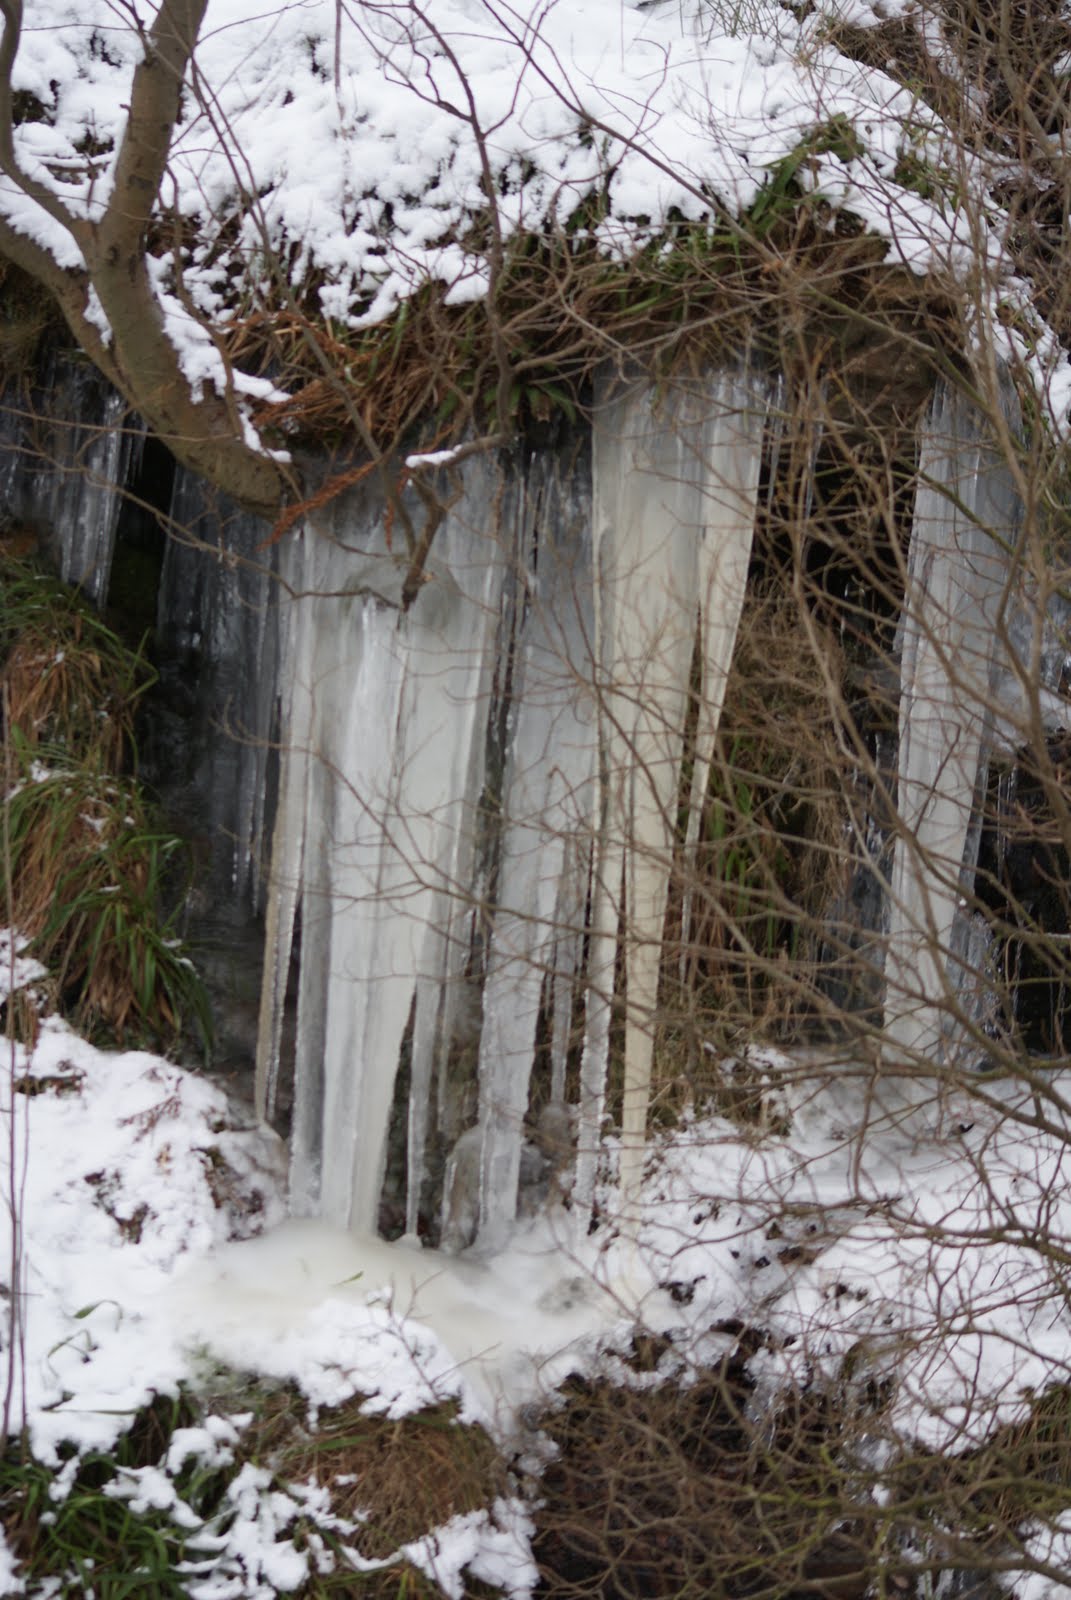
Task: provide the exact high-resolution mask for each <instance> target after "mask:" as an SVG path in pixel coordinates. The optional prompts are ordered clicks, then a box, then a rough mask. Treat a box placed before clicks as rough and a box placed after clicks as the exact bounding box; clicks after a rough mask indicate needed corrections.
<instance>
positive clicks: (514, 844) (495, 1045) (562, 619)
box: [479, 463, 595, 1248]
mask: <svg viewBox="0 0 1071 1600" xmlns="http://www.w3.org/2000/svg"><path fill="white" fill-rule="evenodd" d="M541 475H542V476H543V478H544V481H543V482H542V483H540V482H539V481H538V479H539V477H540V476H541ZM533 480H534V481H533ZM529 496H530V503H531V506H532V510H533V513H534V521H535V526H534V527H533V530H532V533H533V537H532V544H533V546H534V559H535V562H536V573H535V575H534V576H533V577H532V578H531V579H530V583H529V588H530V593H529V597H528V607H527V613H526V615H525V618H524V622H523V626H522V630H521V635H520V639H519V641H518V645H517V650H516V655H515V668H514V681H513V704H514V723H513V736H512V740H511V743H510V748H509V752H508V759H507V764H506V773H505V781H504V787H503V805H502V811H503V815H502V834H501V838H502V845H501V858H500V861H499V869H498V896H497V905H496V907H495V913H494V926H493V929H492V934H491V942H490V950H489V955H488V969H487V978H486V981H485V984H484V996H483V1030H482V1033H481V1036H480V1063H479V1079H480V1128H481V1130H482V1140H481V1151H480V1196H479V1242H480V1244H481V1246H483V1247H485V1248H493V1247H495V1246H497V1245H500V1244H501V1243H502V1242H503V1240H504V1237H505V1234H506V1231H507V1230H508V1228H509V1227H510V1225H511V1223H512V1222H513V1220H514V1217H515V1216H516V1207H517V1185H518V1178H519V1172H520V1157H521V1145H522V1141H523V1122H524V1117H525V1113H526V1110H527V1106H528V1086H529V1079H530V1077H531V1070H532V1060H533V1056H534V1052H535V1041H536V1027H537V1023H538V1018H539V1011H540V1004H541V1000H542V996H543V992H544V985H545V980H546V976H547V974H548V972H550V971H551V970H552V968H553V961H554V950H555V944H556V940H557V933H558V929H557V924H556V913H557V910H558V907H559V905H560V904H561V902H562V894H563V888H562V886H563V881H564V880H565V879H566V878H567V877H569V876H570V875H571V873H572V871H573V863H574V862H575V851H576V849H577V848H578V844H577V841H578V839H580V838H583V837H586V835H587V833H588V830H589V828H590V821H589V818H590V811H591V799H590V785H591V780H592V770H593V765H594V757H595V729H594V720H595V719H594V706H593V704H592V701H591V697H590V693H589V692H588V691H587V688H586V686H587V685H588V684H589V683H590V681H591V665H590V659H589V657H590V639H591V610H590V608H591V544H590V536H589V535H588V533H587V525H588V524H587V518H586V517H583V518H575V517H573V518H570V517H568V516H567V515H565V514H564V512H565V511H566V510H567V508H568V501H567V500H566V499H565V491H564V490H563V487H562V485H561V484H560V483H559V481H558V475H557V471H556V468H555V465H554V464H550V463H537V464H536V465H535V466H534V467H533V469H532V474H531V476H530V482H529ZM585 510H586V507H585Z"/></svg>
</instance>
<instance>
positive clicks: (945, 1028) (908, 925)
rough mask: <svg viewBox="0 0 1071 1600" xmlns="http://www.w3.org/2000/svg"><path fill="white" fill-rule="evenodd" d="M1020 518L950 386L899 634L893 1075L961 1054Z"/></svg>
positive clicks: (1001, 467)
mask: <svg viewBox="0 0 1071 1600" xmlns="http://www.w3.org/2000/svg"><path fill="white" fill-rule="evenodd" d="M1018 515H1019V507H1018V501H1017V497H1016V494H1015V489H1014V484H1013V481H1012V477H1011V473H1010V472H1009V470H1008V468H1007V466H1006V464H1005V463H1004V462H1003V460H1002V459H1001V458H1000V456H999V455H998V453H997V452H996V450H995V449H994V448H993V445H992V442H991V440H990V439H989V438H988V436H987V432H986V427H985V422H984V419H983V418H982V417H980V416H979V414H978V412H977V411H976V409H975V408H974V407H973V406H972V404H971V403H970V402H969V401H968V400H967V399H966V398H965V397H964V396H963V395H961V394H959V393H958V392H956V391H950V390H947V389H944V388H942V389H941V390H940V391H939V392H938V394H937V395H936V397H935V399H934V402H933V405H932V408H931V410H930V413H929V416H928V417H927V420H926V423H925V425H924V428H923V434H922V442H921V450H920V459H919V485H918V491H917V494H916V499H915V517H914V524H913V527H912V533H911V546H910V551H909V555H908V572H907V591H906V595H905V600H904V612H903V620H902V623H901V651H902V653H901V665H900V754H899V763H898V775H897V809H898V812H899V822H898V827H897V834H896V843H895V847H894V852H893V864H892V871H891V875H890V892H889V934H888V946H887V953H886V959H885V984H886V997H885V1039H886V1051H885V1055H886V1060H887V1062H888V1064H889V1065H890V1066H892V1067H894V1068H895V1067H903V1068H905V1069H911V1068H915V1069H916V1071H917V1070H918V1069H922V1071H923V1072H925V1069H926V1068H927V1067H931V1066H932V1067H937V1066H940V1065H942V1064H946V1065H951V1064H954V1063H955V1059H956V1056H957V1044H956V1038H955V1028H954V1010H953V1007H952V1004H951V1003H952V1002H953V1000H954V987H955V984H954V979H953V977H952V974H951V972H950V968H949V956H950V953H951V949H952V940H953V930H954V924H955V921H956V913H957V907H958V905H959V902H960V898H961V894H962V882H961V876H962V874H963V873H964V872H965V871H967V872H969V871H970V870H971V868H972V866H973V863H972V862H971V861H969V860H968V859H967V857H968V855H969V853H970V843H971V817H972V810H973V806H974V799H975V791H976V785H977V782H978V778H979V770H980V766H981V763H982V761H983V759H984V751H985V741H986V734H987V727H988V724H989V722H990V720H991V716H992V699H993V697H992V691H991V684H992V677H993V672H994V656H995V646H996V639H997V626H998V621H999V614H1000V605H1001V597H1002V593H1003V590H1004V587H1005V583H1006V579H1007V572H1008V558H1007V551H1008V549H1009V548H1010V545H1011V541H1012V539H1013V537H1014V532H1015V526H1016V522H1017V520H1018ZM883 1082H884V1083H885V1085H886V1092H887V1094H889V1093H895V1094H896V1095H899V1094H902V1093H906V1094H907V1096H908V1098H914V1097H916V1096H918V1095H919V1094H922V1093H924V1092H925V1089H924V1079H923V1078H920V1077H916V1078H915V1079H914V1080H913V1079H912V1077H911V1075H910V1072H909V1073H908V1075H907V1076H906V1077H903V1078H901V1077H899V1076H898V1075H895V1074H889V1075H887V1076H886V1077H885V1078H884V1079H883ZM894 1084H895V1086H896V1088H895V1090H894V1087H893V1086H894Z"/></svg>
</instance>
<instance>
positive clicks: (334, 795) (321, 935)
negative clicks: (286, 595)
mask: <svg viewBox="0 0 1071 1600" xmlns="http://www.w3.org/2000/svg"><path fill="white" fill-rule="evenodd" d="M461 478H462V485H463V488H462V493H461V494H460V495H458V496H454V498H453V501H452V504H451V507H450V511H449V513H448V515H447V516H446V517H445V518H444V520H443V523H442V526H441V527H440V528H439V530H438V532H437V534H436V539H435V547H434V550H433V553H432V558H431V560H430V561H429V563H428V567H427V569H426V570H427V580H428V581H427V582H426V583H425V584H424V586H423V588H422V589H421V591H420V594H419V596H418V597H417V599H416V601H415V602H414V604H413V605H412V607H411V608H410V610H409V611H408V612H400V611H399V610H398V609H397V607H396V605H392V604H390V603H388V601H389V597H390V594H392V593H393V592H394V590H396V589H397V588H399V587H400V578H401V575H402V574H401V570H400V568H399V566H398V563H397V562H396V561H395V560H394V558H393V557H392V556H391V555H390V553H389V552H388V551H387V550H386V548H385V544H384V535H383V530H382V526H381V516H380V512H379V507H378V506H377V505H375V504H372V503H370V502H368V501H365V500H362V499H361V498H360V497H354V498H351V499H349V500H347V501H345V502H341V503H340V504H339V505H336V507H334V508H333V511H332V513H331V518H330V524H329V525H328V524H327V519H326V518H325V519H324V521H323V522H321V523H319V524H317V525H316V526H314V528H313V529H311V530H310V531H309V532H307V533H306V535H305V539H306V542H307V545H308V551H307V557H306V567H305V576H304V587H303V592H302V593H301V595H300V596H299V597H298V598H297V599H296V600H295V602H294V606H295V610H296V611H297V612H298V613H299V615H298V616H296V617H295V620H294V624H293V626H294V627H295V628H296V630H297V636H298V637H306V636H307V638H308V640H309V643H308V645H307V647H306V648H305V651H304V653H303V652H302V650H300V649H299V651H298V652H297V658H298V659H299V660H304V661H305V662H306V663H307V664H306V666H305V669H304V670H305V672H306V673H307V676H306V679H305V685H304V691H305V692H304V695H303V698H302V702H301V703H302V704H303V705H304V707H305V708H306V709H305V713H304V714H305V721H304V723H303V725H301V726H293V725H291V726H290V727H289V728H287V729H286V731H285V736H284V742H285V743H286V744H288V745H289V744H297V745H300V746H301V747H302V748H303V749H304V751H305V752H306V759H305V783H304V789H305V795H306V804H305V811H304V824H303V826H304V845H303V849H302V853H301V917H302V958H301V978H300V984H299V995H298V1037H299V1045H298V1059H297V1063H296V1069H295V1117H294V1134H293V1149H292V1171H291V1206H292V1209H294V1210H298V1211H301V1210H314V1211H316V1212H318V1213H319V1214H320V1215H321V1216H323V1217H325V1218H326V1219H327V1220H329V1221H333V1222H335V1223H338V1224H341V1225H343V1226H345V1225H351V1226H353V1227H354V1228H356V1229H360V1230H373V1229H374V1228H375V1225H376V1220H377V1212H378V1203H379V1192H380V1188H381V1185H382V1178H383V1168H384V1161H385V1147H386V1135H387V1127H388V1122H389V1117H390V1110H391V1104H392V1099H393V1093H394V1081H395V1076H396V1073H397V1068H398V1062H399V1053H400V1049H401V1044H402V1039H403V1036H404V1034H405V1031H406V1027H407V1025H408V1022H409V1019H410V1016H411V1014H412V1009H413V1000H414V995H415V994H416V992H417V990H418V987H419V986H420V985H421V983H422V981H427V982H428V983H435V982H437V981H439V979H440V978H441V976H442V973H443V958H442V940H443V937H444V929H443V926H442V924H443V921H444V920H449V917H450V913H449V910H448V909H447V910H445V911H444V907H448V906H449V902H450V900H451V899H452V898H453V897H455V896H456V895H457V893H458V883H457V877H456V874H457V872H458V867H459V863H460V862H461V861H462V858H463V855H464V844H463V836H464V835H467V834H471V832H472V829H473V826H474V818H475V806H476V800H477V797H478V789H479V785H480V782H481V766H480V761H479V755H478V747H479V746H481V745H482V742H483V738H484V719H485V718H486V708H487V688H486V686H487V680H488V676H489V671H490V658H491V646H492V644H493V639H494V623H495V619H496V617H497V614H498V591H499V589H500V587H501V581H502V570H503V565H504V562H503V553H502V549H501V546H500V544H499V542H498V538H497V532H498V530H497V526H495V525H492V526H490V527H488V522H489V518H488V508H489V507H492V506H497V505H498V504H499V502H500V500H501V499H502V497H503V492H504V491H503V485H502V482H501V478H500V476H499V474H498V472H497V469H496V468H495V466H494V464H493V463H492V462H490V461H487V460H482V459H479V458H472V459H471V460H470V461H468V462H466V463H465V465H464V467H463V469H461ZM447 497H448V496H447V495H446V494H444V498H447ZM362 545H363V547H364V548H363V549H362ZM373 588H374V590H375V592H374V593H373V592H370V591H371V590H372V589H373ZM381 596H386V598H381ZM294 705H295V707H296V706H297V702H296V701H295V702H294ZM293 714H294V713H293V712H292V715H293ZM296 826H297V821H296V819H292V820H288V822H287V824H286V828H287V832H286V835H285V837H286V838H287V839H289V838H290V837H291V833H290V831H289V830H291V829H293V828H295V827H296ZM278 848H280V845H279V844H278V843H277V849H278ZM282 848H283V859H284V861H285V851H286V847H285V844H284V845H283V846H282ZM290 851H291V859H292V860H295V859H296V858H297V850H296V847H294V846H291V847H290ZM447 936H448V932H447ZM278 982H279V979H278V976H277V978H276V986H277V987H278ZM431 1003H432V1002H431V1000H430V996H426V997H425V998H424V1000H423V1003H422V1022H421V1037H422V1039H423V1038H424V1036H425V1034H426V1032H427V1012H426V1009H424V1008H426V1006H427V1005H428V1004H431ZM422 1048H423V1045H422ZM419 1143H420V1137H419V1132H418V1136H417V1141H416V1147H415V1148H414V1156H415V1157H416V1158H417V1160H418V1162H419Z"/></svg>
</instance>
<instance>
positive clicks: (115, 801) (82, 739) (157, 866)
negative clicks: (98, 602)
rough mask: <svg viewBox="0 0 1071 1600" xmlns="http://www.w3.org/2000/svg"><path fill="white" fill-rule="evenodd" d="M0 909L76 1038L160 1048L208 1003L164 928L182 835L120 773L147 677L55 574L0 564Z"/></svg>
mask: <svg viewBox="0 0 1071 1600" xmlns="http://www.w3.org/2000/svg"><path fill="white" fill-rule="evenodd" d="M0 615H2V621H0V651H2V652H3V654H2V660H0V702H2V705H3V710H4V782H5V790H6V794H7V799H6V803H5V818H4V836H3V846H4V848H3V868H2V875H3V881H4V889H5V904H6V908H7V909H6V917H7V920H8V921H9V922H11V923H12V924H13V925H14V926H15V927H17V928H18V929H19V930H20V932H21V933H22V934H24V935H25V936H26V937H27V938H28V939H29V941H30V949H31V952H32V954H33V955H35V956H36V957H37V958H38V960H40V961H41V962H43V963H44V965H45V966H46V967H47V968H48V969H49V971H50V974H51V975H52V978H53V980H54V986H55V990H56V992H57V994H58V996H59V1000H60V1003H61V1005H62V1006H63V1007H64V1009H65V1010H66V1011H67V1012H68V1013H69V1014H70V1015H71V1016H72V1019H73V1020H74V1021H75V1023H76V1024H77V1025H78V1026H79V1027H80V1028H82V1029H84V1030H85V1031H87V1032H88V1033H90V1034H100V1033H101V1032H103V1033H105V1034H106V1035H107V1036H109V1037H111V1038H113V1039H115V1040H116V1041H117V1042H119V1043H120V1044H123V1043H126V1042H127V1041H129V1040H134V1041H136V1042H139V1043H146V1044H154V1045H169V1044H171V1043H172V1042H173V1041H174V1040H175V1039H176V1038H177V1036H178V1035H179V1033H180V1031H181V1029H182V1028H183V1026H184V1025H186V1024H192V1025H193V1026H194V1027H195V1028H196V1030H197V1032H198V1034H199V1035H200V1038H201V1040H202V1042H203V1044H204V1045H205V1046H206V1047H207V1045H208V1043H209V1041H210V1037H211V1015H210V1010H209V1005H208V999H207V995H206V992H205V990H204V987H203V985H202V983H201V981H200V978H199V977H198V975H197V972H196V970H195V968H194V966H193V964H192V962H191V961H190V959H189V957H188V955H187V954H186V952H185V949H184V947H183V944H182V941H181V939H180V938H179V937H178V931H177V927H176V919H177V911H176V910H174V909H172V910H171V911H170V912H168V911H167V910H166V909H165V908H166V907H167V906H168V905H169V904H170V905H171V906H172V907H174V905H175V898H176V896H175V891H176V886H177V884H178V883H179V881H180V880H181V866H182V858H183V854H184V847H183V844H182V841H181V840H180V839H179V838H178V837H177V836H176V835H174V834H171V833H168V832H167V831H166V830H165V829H163V827H162V826H161V825H160V823H159V821H158V820H157V818H156V817H155V816H154V814H153V810H152V807H151V806H150V804H149V802H148V801H147V799H146V797H145V794H144V792H143V790H142V788H141V786H140V784H139V783H138V781H137V779H136V778H135V777H133V776H131V775H130V774H129V772H128V770H127V768H128V767H129V764H130V762H131V760H132V757H133V753H134V740H133V733H134V718H135V714H136V710H137V705H138V701H139V699H140V697H141V695H142V694H143V693H144V690H145V688H146V687H147V686H148V684H149V682H150V681H151V673H150V671H149V669H148V667H147V664H146V663H145V660H144V658H143V656H142V654H141V652H140V651H133V650H130V649H129V648H128V647H127V646H126V645H125V644H124V643H123V642H122V641H121V640H120V639H119V638H118V637H117V636H116V635H115V634H114V633H112V631H111V630H110V629H109V628H107V627H106V626H105V624H104V623H103V622H101V620H100V619H99V618H98V617H97V616H95V614H94V613H93V612H92V611H91V610H90V609H89V607H88V606H86V604H85V603H84V602H83V601H82V600H81V599H80V598H79V597H78V596H77V595H76V594H74V593H73V592H72V591H71V590H69V589H67V588H66V587H65V586H64V585H63V584H61V583H59V582H57V581H56V580H55V579H53V578H50V577H48V576H46V575H43V574H41V573H39V572H37V571H35V570H34V569H32V568H30V567H28V566H26V565H24V564H22V563H19V562H5V563H3V564H2V565H0Z"/></svg>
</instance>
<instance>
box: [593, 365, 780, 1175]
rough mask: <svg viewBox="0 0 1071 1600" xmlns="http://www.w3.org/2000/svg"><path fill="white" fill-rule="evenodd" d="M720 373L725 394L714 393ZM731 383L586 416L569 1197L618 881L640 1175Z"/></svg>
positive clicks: (739, 591)
mask: <svg viewBox="0 0 1071 1600" xmlns="http://www.w3.org/2000/svg"><path fill="white" fill-rule="evenodd" d="M726 382H728V384H729V386H730V393H731V399H726V398H723V396H724V395H725V390H724V389H723V385H724V384H725V383H726ZM732 383H733V380H732V379H729V380H726V379H723V378H719V379H716V380H714V381H713V382H712V383H711V384H709V385H702V386H700V387H699V388H697V389H696V390H694V391H691V392H688V391H682V390H679V391H674V392H671V394H670V395H669V396H668V397H667V398H666V399H665V400H664V401H663V402H662V403H661V404H659V403H658V402H657V401H656V399H655V396H654V392H653V390H652V388H651V387H650V386H649V385H647V384H642V383H638V384H635V385H633V386H632V387H630V388H629V389H627V390H626V391H625V392H624V394H622V395H620V396H618V397H615V398H614V399H612V400H609V401H607V402H606V403H604V404H603V405H602V406H601V407H600V409H599V411H598V412H597V414H596V422H595V455H594V484H595V489H594V493H595V560H596V571H597V613H596V629H597V641H598V674H599V691H600V702H599V704H600V738H601V774H600V781H601V795H600V827H601V837H600V840H599V848H598V854H597V863H596V872H595V886H594V902H595V904H594V929H593V935H592V948H591V963H590V969H589V978H590V983H591V988H590V991H589V1001H588V1018H587V1038H586V1042H585V1053H584V1060H583V1062H582V1069H581V1070H582V1085H581V1122H580V1149H579V1152H578V1169H577V1193H578V1198H579V1199H580V1201H581V1202H582V1203H585V1202H587V1201H589V1200H590V1196H591V1193H592V1190H593V1186H594V1162H595V1152H596V1149H597V1137H598V1120H599V1119H600V1118H601V1111H602V1096H603V1093H604V1090H603V1083H604V1081H605V1070H606V1049H607V1040H608V1030H609V1005H610V999H611V995H612V987H613V969H614V954H613V950H614V938H615V935H616V932H617V923H618V916H617V910H618V908H617V904H616V902H617V899H618V896H619V893H620V886H621V879H622V875H623V878H624V886H625V912H626V917H625V928H624V932H623V937H624V942H625V980H626V990H627V994H626V999H627V1009H626V1016H625V1073H624V1094H623V1104H622V1155H621V1188H622V1193H623V1195H624V1197H625V1199H626V1200H628V1199H630V1198H633V1197H634V1196H635V1193H636V1190H637V1188H638V1185H639V1179H640V1176H641V1173H642V1162H643V1151H644V1144H645V1137H646V1120H647V1101H648V1096H649V1090H650V1080H651V1065H652V1054H653V1046H654V1039H653V1028H654V1019H655V1011H656V1003H657V998H658V978H659V971H660V963H661V950H662V936H663V928H664V921H665V913H666V900H667V894H668V888H669V878H670V871H671V866H672V857H673V849H674V842H675V814H676V800H677V793H678V786H679V780H680V764H681V760H682V757H683V743H684V729H685V723H686V720H687V703H688V696H689V692H690V676H691V669H692V662H693V656H694V647H695V639H696V629H697V627H700V628H701V638H702V641H703V646H704V650H707V649H709V650H711V651H712V652H713V657H714V659H712V660H711V661H710V662H709V664H708V663H707V662H706V661H704V664H703V665H704V679H705V681H706V683H707V684H709V693H710V695H711V705H710V708H709V709H708V710H707V711H705V712H704V716H703V719H702V721H703V731H702V735H701V740H702V753H703V754H704V755H705V753H706V751H707V749H708V746H709V744H710V741H711V739H712V737H713V732H714V731H715V730H716V727H717V716H718V713H719V711H720V700H721V696H722V694H723V692H724V678H725V673H726V671H727V668H728V660H729V656H730V655H731V651H732V645H733V642H734V640H735V634H736V626H737V623H738V621H739V615H740V609H741V606H742V604H743V593H744V584H745V580H746V575H747V556H748V553H749V551H750V538H751V531H752V527H753V524H754V515H755V499H756V495H757V487H758V461H759V442H760V439H761V428H762V418H763V416H764V414H765V403H764V402H757V395H756V390H755V388H754V387H753V386H752V385H751V384H749V383H748V382H747V381H746V380H745V379H743V378H741V379H740V380H739V387H738V389H737V390H736V391H735V392H732ZM708 530H709V531H708ZM727 547H728V548H727ZM706 692H707V690H706V687H705V688H704V693H706ZM706 759H708V760H709V756H706ZM702 781H703V784H704V787H705V778H704V779H703V780H702ZM622 869H623V872H622Z"/></svg>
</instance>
